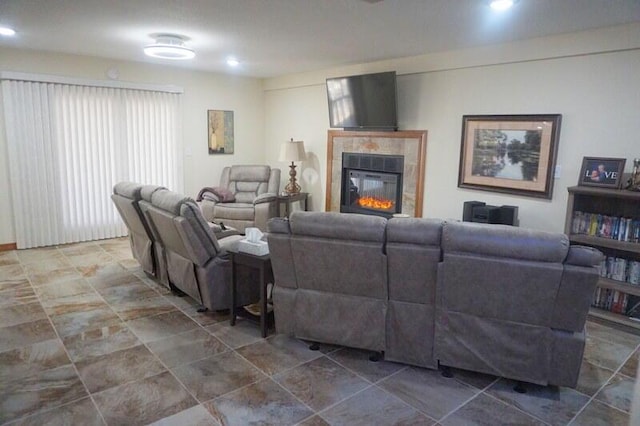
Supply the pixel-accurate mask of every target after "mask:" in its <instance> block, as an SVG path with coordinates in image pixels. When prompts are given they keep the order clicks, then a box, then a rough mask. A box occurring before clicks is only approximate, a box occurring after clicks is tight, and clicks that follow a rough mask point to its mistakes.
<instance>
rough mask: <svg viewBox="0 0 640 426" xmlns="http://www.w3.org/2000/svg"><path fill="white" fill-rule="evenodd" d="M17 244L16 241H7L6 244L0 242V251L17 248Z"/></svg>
mask: <svg viewBox="0 0 640 426" xmlns="http://www.w3.org/2000/svg"><path fill="white" fill-rule="evenodd" d="M17 249H18V246H17V244H16V243H7V244H0V251H10V250H17Z"/></svg>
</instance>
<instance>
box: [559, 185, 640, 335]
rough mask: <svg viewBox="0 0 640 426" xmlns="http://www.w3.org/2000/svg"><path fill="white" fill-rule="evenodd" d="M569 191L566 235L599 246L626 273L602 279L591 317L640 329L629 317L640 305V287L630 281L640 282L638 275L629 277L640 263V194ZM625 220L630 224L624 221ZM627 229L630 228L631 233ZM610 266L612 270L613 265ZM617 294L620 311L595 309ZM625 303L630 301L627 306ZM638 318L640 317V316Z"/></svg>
mask: <svg viewBox="0 0 640 426" xmlns="http://www.w3.org/2000/svg"><path fill="white" fill-rule="evenodd" d="M568 191H569V200H568V203H567V216H566V220H565V233H566V234H567V235H568V236H569V240H570V241H571V243H572V244H580V245H587V246H592V247H595V248H597V249H599V250H600V251H602V252H603V253H604V255H605V256H607V258H611V259H612V260H613V264H614V269H615V262H616V261H618V262H620V268H623V269H624V272H623V273H622V274H620V272H621V269H620V268H618V269H616V272H617V273H618V274H617V278H618V279H612V278H611V277H606V276H601V277H600V279H599V280H598V285H597V287H598V290H597V291H596V294H595V295H594V305H592V308H591V309H590V311H589V315H590V316H591V317H593V318H598V319H600V320H605V321H608V322H612V323H616V324H620V325H623V326H626V327H632V328H634V329H636V330H640V318H638V319H630V317H629V315H627V312H628V310H629V309H630V308H631V307H632V306H633V305H635V304H636V303H638V302H640V284H634V283H631V282H629V281H630V280H631V281H637V279H636V278H635V276H634V278H631V277H630V276H629V270H630V268H629V266H630V265H632V264H633V263H634V262H640V243H639V242H638V239H637V238H636V235H637V233H636V234H635V235H634V232H635V228H636V227H637V226H638V222H637V221H638V220H639V219H640V192H633V191H627V190H621V189H610V188H598V187H588V186H572V187H569V188H568ZM621 218H622V220H626V221H625V222H623V221H622V220H621ZM594 221H596V224H595V225H594V224H593V222H594ZM576 222H577V223H576ZM589 222H591V223H590V225H591V226H589ZM625 228H629V231H631V232H629V231H627V230H626V229H625ZM594 230H595V232H594ZM625 239H626V241H625ZM610 262H611V261H610ZM605 263H606V262H605ZM606 266H607V270H608V271H610V268H609V266H611V265H606ZM635 266H636V267H637V265H635ZM623 277H624V278H623ZM620 278H622V279H620ZM616 292H617V293H618V297H619V300H620V304H619V305H618V306H617V307H616V309H614V308H613V306H612V305H613V303H611V304H609V305H608V306H598V307H596V306H595V304H596V303H597V302H600V305H602V303H603V302H604V303H605V305H606V301H607V296H608V295H611V296H610V297H611V299H609V301H612V299H613V297H614V295H615V294H616ZM622 301H626V302H627V303H626V305H625V304H624V303H623V302H622ZM609 309H614V310H616V312H612V311H610V310H609ZM639 310H640V308H639ZM636 316H640V314H638V313H636Z"/></svg>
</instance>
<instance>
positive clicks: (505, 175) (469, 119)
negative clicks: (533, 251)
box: [458, 114, 562, 199]
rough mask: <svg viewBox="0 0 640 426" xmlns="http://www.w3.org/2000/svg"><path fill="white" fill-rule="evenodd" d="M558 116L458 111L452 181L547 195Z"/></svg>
mask: <svg viewBox="0 0 640 426" xmlns="http://www.w3.org/2000/svg"><path fill="white" fill-rule="evenodd" d="M561 119H562V116H561V115H560V114H546V115H543V114H535V115H465V116H463V117H462V142H461V147H460V169H459V175H458V187H460V188H471V189H479V190H483V191H494V192H504V193H508V194H515V195H525V196H530V197H539V198H547V199H551V196H552V192H553V173H554V169H555V162H556V154H557V151H558V137H559V135H560V122H561Z"/></svg>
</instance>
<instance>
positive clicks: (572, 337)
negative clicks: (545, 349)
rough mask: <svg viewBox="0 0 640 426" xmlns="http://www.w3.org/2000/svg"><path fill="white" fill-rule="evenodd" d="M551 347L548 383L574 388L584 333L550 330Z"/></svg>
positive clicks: (582, 352)
mask: <svg viewBox="0 0 640 426" xmlns="http://www.w3.org/2000/svg"><path fill="white" fill-rule="evenodd" d="M552 332H553V334H552V338H553V347H552V350H551V361H550V363H549V376H550V377H552V378H553V379H552V380H549V382H550V383H553V384H557V385H562V386H568V387H571V388H575V387H576V386H577V385H578V378H579V376H580V366H581V364H582V355H583V354H584V342H585V337H586V333H585V332H584V330H581V331H579V332H573V333H572V332H567V331H562V330H552Z"/></svg>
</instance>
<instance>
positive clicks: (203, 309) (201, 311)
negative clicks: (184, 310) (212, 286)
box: [197, 306, 209, 314]
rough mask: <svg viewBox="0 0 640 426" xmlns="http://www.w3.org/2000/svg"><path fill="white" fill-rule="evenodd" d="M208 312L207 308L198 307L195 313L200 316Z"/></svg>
mask: <svg viewBox="0 0 640 426" xmlns="http://www.w3.org/2000/svg"><path fill="white" fill-rule="evenodd" d="M208 310H209V309H207V307H206V306H200V307H199V308H198V310H197V312H198V313H199V314H201V313H203V312H207V311H208Z"/></svg>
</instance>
